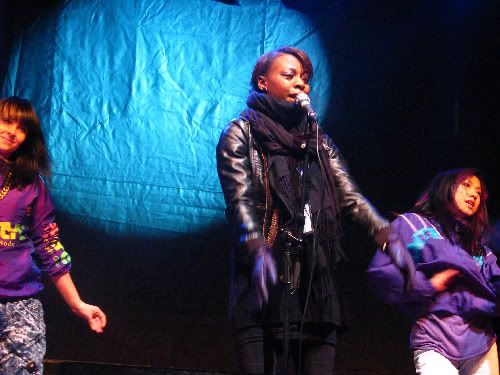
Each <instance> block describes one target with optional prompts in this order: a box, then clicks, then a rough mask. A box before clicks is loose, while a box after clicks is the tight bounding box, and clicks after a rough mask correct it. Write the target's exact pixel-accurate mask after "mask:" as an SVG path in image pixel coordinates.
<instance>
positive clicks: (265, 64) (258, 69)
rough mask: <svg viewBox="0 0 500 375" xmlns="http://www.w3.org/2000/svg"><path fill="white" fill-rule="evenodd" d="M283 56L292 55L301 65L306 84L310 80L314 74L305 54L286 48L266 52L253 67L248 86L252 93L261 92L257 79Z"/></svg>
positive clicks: (296, 49) (292, 48)
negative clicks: (277, 58) (276, 59)
mask: <svg viewBox="0 0 500 375" xmlns="http://www.w3.org/2000/svg"><path fill="white" fill-rule="evenodd" d="M283 54H287V55H292V56H294V57H296V58H297V60H299V62H300V64H301V65H302V69H303V77H302V78H305V80H306V81H308V82H310V81H311V80H312V78H313V73H314V72H313V66H312V63H311V60H310V59H309V56H307V53H305V52H304V51H302V50H300V49H298V48H295V47H290V46H286V47H281V48H277V49H274V50H272V51H269V52H266V53H265V54H263V55H262V56H260V57H259V58H258V59H257V62H256V63H255V66H254V67H253V72H252V78H251V79H250V85H251V86H252V89H253V90H254V91H259V92H261V91H262V90H260V89H259V85H258V83H259V77H260V76H262V75H265V74H266V73H267V71H268V70H269V67H270V66H271V64H272V62H273V61H274V59H275V58H276V57H278V56H280V55H283Z"/></svg>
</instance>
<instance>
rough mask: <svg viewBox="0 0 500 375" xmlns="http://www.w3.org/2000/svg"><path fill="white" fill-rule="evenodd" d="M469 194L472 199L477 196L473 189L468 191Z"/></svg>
mask: <svg viewBox="0 0 500 375" xmlns="http://www.w3.org/2000/svg"><path fill="white" fill-rule="evenodd" d="M469 196H470V197H471V198H473V199H474V200H476V199H477V198H479V194H478V193H477V192H476V191H475V190H472V191H470V192H469Z"/></svg>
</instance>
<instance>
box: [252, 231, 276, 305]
mask: <svg viewBox="0 0 500 375" xmlns="http://www.w3.org/2000/svg"><path fill="white" fill-rule="evenodd" d="M247 247H248V250H249V252H250V254H251V255H252V257H253V270H252V281H253V283H254V285H255V288H256V292H257V303H258V304H259V308H261V309H262V307H263V306H264V305H265V304H266V303H267V301H268V299H269V293H268V291H267V283H268V282H271V283H272V284H276V281H277V272H276V263H275V262H274V259H273V256H272V254H271V249H269V247H267V245H266V242H265V241H264V240H263V239H255V240H250V241H248V243H247Z"/></svg>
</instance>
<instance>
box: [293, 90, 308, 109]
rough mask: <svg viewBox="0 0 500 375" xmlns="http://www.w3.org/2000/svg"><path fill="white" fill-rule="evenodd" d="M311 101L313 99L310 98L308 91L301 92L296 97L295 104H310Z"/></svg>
mask: <svg viewBox="0 0 500 375" xmlns="http://www.w3.org/2000/svg"><path fill="white" fill-rule="evenodd" d="M309 103H311V100H310V99H309V96H308V95H307V94H306V93H303V92H301V93H300V94H298V95H297V96H296V97H295V104H297V105H300V106H301V107H302V106H303V105H304V104H309Z"/></svg>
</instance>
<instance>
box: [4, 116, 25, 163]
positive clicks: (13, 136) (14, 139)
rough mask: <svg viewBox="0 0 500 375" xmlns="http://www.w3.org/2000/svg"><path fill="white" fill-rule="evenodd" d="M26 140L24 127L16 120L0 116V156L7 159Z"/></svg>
mask: <svg viewBox="0 0 500 375" xmlns="http://www.w3.org/2000/svg"><path fill="white" fill-rule="evenodd" d="M25 140H26V129H25V127H24V126H23V125H22V124H20V123H19V122H18V121H10V120H3V119H2V118H0V156H1V157H3V158H4V159H8V158H9V157H10V155H12V153H13V152H15V151H16V150H17V149H18V148H19V147H21V145H22V144H23V142H24V141H25Z"/></svg>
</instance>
